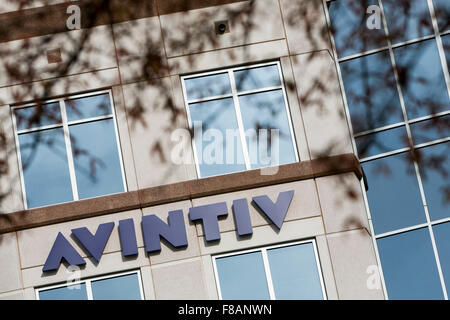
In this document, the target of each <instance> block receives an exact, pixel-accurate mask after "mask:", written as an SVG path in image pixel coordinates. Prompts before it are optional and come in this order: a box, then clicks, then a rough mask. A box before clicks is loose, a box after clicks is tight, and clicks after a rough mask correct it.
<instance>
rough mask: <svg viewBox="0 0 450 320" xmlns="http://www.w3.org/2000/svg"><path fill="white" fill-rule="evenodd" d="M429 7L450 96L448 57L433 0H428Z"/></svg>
mask: <svg viewBox="0 0 450 320" xmlns="http://www.w3.org/2000/svg"><path fill="white" fill-rule="evenodd" d="M427 2H428V9H429V10H430V15H431V24H432V25H433V31H434V36H435V37H436V44H437V48H438V54H439V58H440V59H441V66H442V72H443V73H444V78H445V83H446V84H447V92H448V95H449V97H450V75H449V71H448V68H449V67H450V66H447V59H446V57H445V52H444V45H443V43H442V39H441V35H440V33H439V26H438V22H437V18H436V12H435V10H434V6H433V1H432V0H427Z"/></svg>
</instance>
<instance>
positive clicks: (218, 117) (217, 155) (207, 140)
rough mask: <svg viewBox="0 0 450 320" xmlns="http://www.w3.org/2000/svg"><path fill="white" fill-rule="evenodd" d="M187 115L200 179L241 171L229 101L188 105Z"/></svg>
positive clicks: (236, 127) (232, 106)
mask: <svg viewBox="0 0 450 320" xmlns="http://www.w3.org/2000/svg"><path fill="white" fill-rule="evenodd" d="M189 112H190V116H191V121H192V124H191V125H192V126H193V127H194V135H195V148H196V151H197V161H198V164H199V168H200V174H201V177H210V176H215V175H220V174H226V173H232V172H238V171H244V170H245V169H246V168H245V161H244V156H243V153H242V145H241V140H240V138H239V130H238V124H237V119H236V112H235V109H234V103H233V99H231V98H229V99H220V100H214V101H209V102H203V103H195V104H190V105H189ZM227 134H228V136H227Z"/></svg>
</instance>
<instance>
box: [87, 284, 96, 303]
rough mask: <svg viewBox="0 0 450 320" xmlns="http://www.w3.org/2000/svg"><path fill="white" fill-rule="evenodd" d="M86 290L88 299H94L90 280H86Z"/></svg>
mask: <svg viewBox="0 0 450 320" xmlns="http://www.w3.org/2000/svg"><path fill="white" fill-rule="evenodd" d="M86 292H87V297H88V300H94V296H93V294H92V286H91V280H87V281H86Z"/></svg>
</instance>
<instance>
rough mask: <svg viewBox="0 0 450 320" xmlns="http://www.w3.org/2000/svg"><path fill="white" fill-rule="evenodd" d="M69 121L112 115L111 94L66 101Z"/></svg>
mask: <svg viewBox="0 0 450 320" xmlns="http://www.w3.org/2000/svg"><path fill="white" fill-rule="evenodd" d="M65 103H66V112H67V120H68V121H75V120H82V119H87V118H94V117H99V116H105V115H110V114H112V111H111V101H110V97H109V94H107V93H106V94H102V95H98V96H90V97H83V98H77V99H70V100H66V101H65Z"/></svg>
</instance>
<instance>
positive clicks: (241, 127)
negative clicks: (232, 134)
mask: <svg viewBox="0 0 450 320" xmlns="http://www.w3.org/2000/svg"><path fill="white" fill-rule="evenodd" d="M228 75H229V77H230V82H231V92H232V93H233V101H234V110H235V112H236V119H237V123H238V128H239V136H240V138H241V145H242V149H243V150H242V153H243V155H244V160H245V168H246V169H247V170H250V169H251V167H252V166H251V163H250V156H249V154H248V147H247V140H246V136H245V130H244V122H243V120H242V114H241V107H240V104H239V97H238V94H237V89H236V80H235V79H234V74H233V70H229V71H228Z"/></svg>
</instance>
